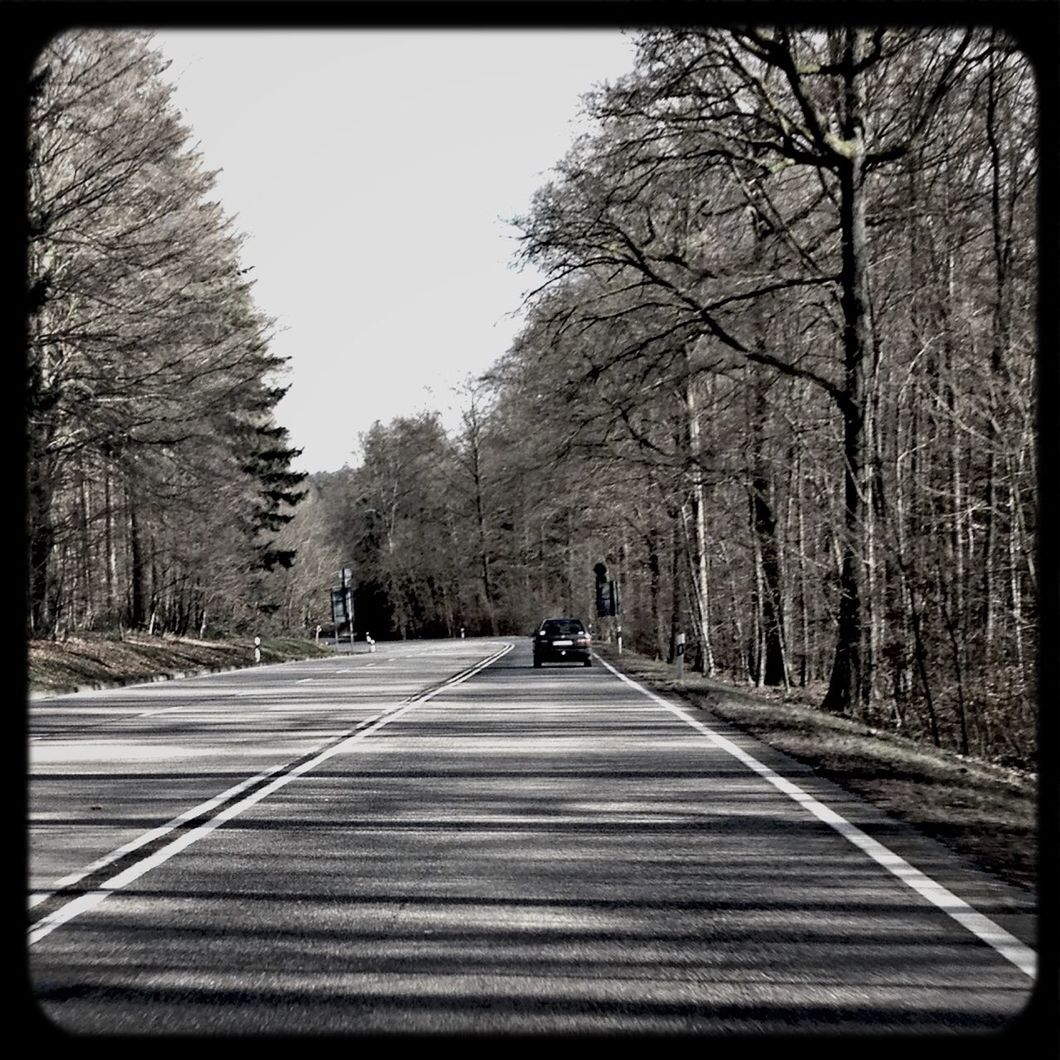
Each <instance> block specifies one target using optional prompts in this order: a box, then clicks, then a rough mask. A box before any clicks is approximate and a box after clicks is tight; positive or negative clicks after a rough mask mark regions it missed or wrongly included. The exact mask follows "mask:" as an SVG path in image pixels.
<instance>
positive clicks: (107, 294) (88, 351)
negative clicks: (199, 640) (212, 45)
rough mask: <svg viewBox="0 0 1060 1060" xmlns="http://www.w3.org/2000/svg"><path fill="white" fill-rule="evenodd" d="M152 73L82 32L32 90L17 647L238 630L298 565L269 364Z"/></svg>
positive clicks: (276, 364) (193, 165)
mask: <svg viewBox="0 0 1060 1060" xmlns="http://www.w3.org/2000/svg"><path fill="white" fill-rule="evenodd" d="M165 69H166V63H165V62H164V61H163V60H162V58H161V56H160V55H159V54H158V53H156V52H155V51H153V50H152V49H151V47H150V36H149V35H148V34H143V33H132V32H102V31H79V32H70V33H66V34H63V35H62V36H60V37H57V38H55V39H53V40H52V41H51V42H50V43H49V44H48V45H47V47H46V48H45V49H44V51H43V52H42V53H41V54H40V56H39V58H38V60H37V62H36V65H35V68H34V71H33V79H32V84H31V96H30V98H31V108H30V112H29V116H28V135H29V142H28V189H27V207H28V223H29V233H28V235H29V245H28V260H27V265H28V303H29V304H28V310H29V312H28V372H27V381H28V388H27V393H26V422H27V427H28V430H27V469H28V489H27V506H26V507H27V570H28V585H27V595H28V604H27V627H28V633H29V635H30V636H32V637H41V636H51V635H55V634H56V633H60V632H70V631H75V630H85V629H117V628H119V627H123V628H144V629H149V630H151V631H154V632H159V631H163V630H165V631H172V632H176V633H189V632H191V633H201V632H204V631H205V630H206V629H210V630H212V631H214V632H216V631H218V630H222V629H239V628H244V627H247V626H248V625H249V624H251V623H252V622H254V621H255V620H260V615H261V612H262V611H263V610H264V611H266V612H267V611H270V610H273V609H275V608H276V607H277V606H278V602H277V600H276V599H275V598H274V594H275V592H276V591H277V590H278V589H279V588H282V587H281V586H280V583H279V582H277V580H276V578H275V576H274V575H272V576H270V575H269V573H268V572H269V571H270V570H273V569H279V568H282V567H283V566H285V565H290V563H291V561H292V559H293V554H294V553H293V550H292V549H285V548H279V547H277V545H276V543H275V540H274V539H275V535H276V532H277V531H278V530H279V529H280V528H281V527H282V526H283V525H284V524H285V523H286V522H287V521H288V520H289V518H290V510H291V506H292V505H293V504H295V503H296V502H297V500H298V499H299V496H300V493H301V491H300V489H299V484H300V482H301V480H302V478H304V476H303V475H302V474H300V473H297V472H293V471H292V470H291V467H290V463H291V460H292V459H293V457H294V456H295V455H296V453H295V452H294V451H293V450H292V449H291V448H290V447H289V445H288V442H287V435H286V431H285V430H284V429H283V428H282V427H280V426H278V425H277V424H276V423H275V421H274V417H273V410H274V408H275V405H276V403H277V401H278V400H279V398H280V397H281V396H282V394H283V392H284V391H283V389H282V388H281V387H280V386H279V385H277V382H276V380H277V377H278V373H279V371H280V369H281V368H282V361H281V359H280V358H278V357H276V356H275V355H273V354H272V353H270V350H269V343H270V335H271V328H272V324H271V321H270V320H268V319H267V318H266V317H264V316H263V315H262V314H261V312H260V311H259V310H258V309H257V308H256V306H255V304H254V301H253V298H252V295H251V281H250V279H249V278H248V275H247V274H248V273H249V271H250V269H249V268H246V267H244V266H243V264H242V263H241V260H240V244H241V237H240V235H239V234H238V233H237V232H235V231H234V230H233V227H232V224H231V221H230V220H229V219H228V218H227V217H226V216H225V214H224V212H223V211H222V209H221V207H220V206H219V205H218V203H217V202H216V201H213V200H212V199H211V193H212V190H213V186H214V175H213V174H212V173H210V172H208V171H207V170H205V169H204V168H203V165H202V160H201V158H200V157H199V156H198V155H197V154H196V152H195V150H194V147H193V146H192V145H191V143H190V140H189V131H188V129H187V128H186V127H185V126H184V125H183V124H182V122H181V120H180V114H179V111H178V110H177V109H176V107H175V106H174V103H173V101H172V99H171V87H170V86H169V85H168V84H167V83H166V81H165V80H164V73H165Z"/></svg>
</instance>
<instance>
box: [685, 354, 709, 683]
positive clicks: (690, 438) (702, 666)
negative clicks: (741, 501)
mask: <svg viewBox="0 0 1060 1060" xmlns="http://www.w3.org/2000/svg"><path fill="white" fill-rule="evenodd" d="M690 352H691V351H690V349H689V348H688V347H686V348H685V366H686V371H687V372H688V375H687V376H686V379H685V388H684V401H685V416H686V421H685V444H686V446H687V456H688V464H689V470H690V472H691V475H692V484H691V487H690V489H689V491H688V512H689V514H688V518H687V520H686V521H685V532H686V537H687V544H688V553H689V563H690V566H691V571H690V576H691V580H692V594H691V602H692V606H693V608H694V610H695V618H696V627H697V629H696V641H697V644H698V646H699V655H698V658H697V660H696V663H697V666H696V668H697V669H698V670H699V671H700V672H701V673H705V674H707V675H708V676H713V675H714V673H715V666H714V649H713V647H712V646H711V631H710V595H709V593H710V586H709V584H708V581H707V546H706V536H707V532H706V512H705V510H704V489H703V470H702V466H701V464H700V455H701V445H700V435H699V413H698V410H697V407H696V392H695V381H694V379H693V377H692V373H691V365H690ZM683 512H684V509H682V513H683Z"/></svg>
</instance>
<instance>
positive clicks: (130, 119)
mask: <svg viewBox="0 0 1060 1060" xmlns="http://www.w3.org/2000/svg"><path fill="white" fill-rule="evenodd" d="M158 64H159V60H158V58H157V56H154V55H153V53H152V52H151V51H150V49H149V47H148V44H147V42H146V41H145V40H144V39H142V38H140V37H136V36H129V35H120V36H119V35H99V34H97V35H92V34H84V35H80V36H71V37H67V38H62V39H60V40H59V41H58V42H57V43H55V44H54V46H53V48H52V49H51V51H50V52H49V53H48V54H47V55H45V56H44V57H42V60H41V63H40V72H39V75H38V78H37V81H36V82H35V93H36V95H35V114H34V121H33V130H34V131H33V137H32V144H31V165H30V205H31V225H32V238H31V253H30V278H29V281H30V286H29V289H30V292H31V297H32V314H31V329H30V366H31V372H30V384H31V385H30V394H29V399H28V401H29V426H30V429H29V457H30V459H29V484H28V497H29V501H28V526H29V534H28V549H29V570H30V579H29V582H30V585H29V606H28V609H27V610H28V615H27V621H28V623H29V629H30V631H31V635H33V636H50V635H54V634H55V633H56V630H57V629H64V630H72V629H78V628H82V629H87V628H96V629H103V628H115V627H117V626H118V625H120V624H123V625H125V626H127V627H130V628H151V629H154V630H169V631H174V632H189V631H191V632H205V631H206V630H208V629H213V630H214V631H215V632H216V631H217V630H218V629H235V628H241V623H242V624H243V625H245V624H246V623H247V622H250V621H252V620H254V621H257V620H259V618H260V616H261V615H263V614H264V615H266V616H267V617H268V621H269V622H270V623H272V625H273V626H274V627H275V628H276V629H286V630H302V631H304V632H305V633H306V634H307V635H312V632H313V631H314V630H315V628H316V627H317V626H318V625H325V626H326V625H329V624H330V622H331V615H330V608H329V589H330V587H332V586H334V585H337V584H338V571H339V570H340V568H341V567H344V566H348V567H350V568H351V570H352V571H353V581H354V585H355V593H354V602H355V616H356V617H355V623H354V624H355V629H356V631H357V634H358V636H359V637H362V638H363V635H364V634H365V633H371V635H372V636H373V637H375V638H376V639H377V640H383V639H386V638H415V637H453V636H459V635H460V633H461V631H462V630H463V631H464V632H465V633H466V635H468V636H473V635H483V634H503V635H509V636H514V635H520V636H521V635H527V634H529V633H530V631H531V630H532V629H533V627H534V626H535V624H536V623H537V622H539V621H540V620H541V619H542V618H543V617H545V616H547V615H555V614H575V615H580V616H582V617H583V618H585V619H586V620H588V621H591V622H592V623H593V625H594V633H595V635H596V637H597V639H598V640H600V641H607V640H613V639H614V638H615V637H616V635H617V628H618V626H619V624H620V625H621V630H622V635H623V639H624V643H625V645H626V646H628V647H629V648H630V649H632V650H635V651H637V652H640V653H643V654H646V655H649V656H652V657H655V658H661V659H668V658H672V657H673V653H674V645H675V639H676V637H677V635H678V634H679V633H684V634H685V635H686V637H687V642H688V656H687V658H688V665H689V666H690V667H694V668H695V669H696V670H698V671H700V672H702V673H705V674H708V675H712V676H715V677H717V678H718V679H719V680H724V681H728V682H733V683H736V684H739V685H743V686H750V687H758V688H778V689H795V688H798V689H804V690H807V692H808V693H810V694H812V695H814V696H815V701H816V702H817V704H818V705H819V706H820V707H821V708H822V709H824V710H827V711H831V712H834V713H837V714H842V715H846V716H851V717H855V718H858V719H861V720H864V721H865V722H867V723H870V724H872V725H875V726H879V727H881V728H884V729H888V730H892V731H896V732H901V733H903V734H905V735H908V736H911V737H914V738H916V739H922V740H925V741H929V742H930V743H932V744H933V745H935V746H937V747H944V748H948V749H952V750H955V751H957V752H959V753H962V754H971V755H976V756H981V757H984V758H988V759H991V760H993V761H996V762H1000V763H1004V764H1010V765H1014V766H1020V767H1026V768H1034V762H1035V757H1036V711H1037V708H1036V702H1037V686H1036V661H1037V647H1038V614H1039V603H1038V594H1039V587H1038V566H1037V561H1036V540H1037V481H1038V479H1037V476H1038V469H1037V466H1036V457H1037V454H1036V419H1037V416H1038V408H1037V404H1036V357H1037V332H1036V309H1037V306H1036V298H1037V289H1038V285H1037V268H1038V263H1037V258H1036V245H1035V234H1036V224H1037V196H1038V184H1037V166H1038V159H1037V146H1038V106H1037V94H1036V89H1035V79H1034V72H1033V70H1032V69H1031V67H1030V66H1029V65H1028V63H1027V61H1026V60H1025V58H1024V57H1023V56H1022V55H1021V53H1020V51H1019V49H1018V48H1017V47H1016V46H1015V44H1014V43H1013V42H1012V41H1011V40H1010V39H1009V38H1007V37H1006V36H1005V35H1003V34H1001V33H999V32H997V31H995V30H991V29H988V28H985V29H984V28H980V29H975V28H972V29H926V28H876V29H873V28H871V27H869V28H862V27H839V28H832V29H822V30H819V31H813V30H803V29H800V30H793V29H785V28H776V27H774V28H758V29H736V28H732V29H724V30H723V29H673V28H667V29H654V30H647V31H641V32H638V33H637V35H636V63H635V66H634V68H633V70H632V71H631V72H630V73H629V74H628V75H627V76H626V77H623V78H621V79H619V80H617V81H615V82H613V83H608V84H602V85H597V86H594V87H592V89H591V91H589V92H588V93H587V95H586V97H585V108H586V112H587V114H588V115H589V117H590V118H591V119H592V128H593V131H592V132H591V133H589V134H586V135H585V136H584V137H582V138H581V139H579V140H578V141H576V142H575V143H573V144H572V145H571V148H570V150H569V152H568V153H567V155H566V156H565V157H564V158H562V159H559V160H557V164H556V168H555V171H554V175H553V178H552V179H551V181H550V182H549V183H548V184H546V185H545V186H543V187H542V188H540V190H539V191H538V192H537V194H536V195H535V197H534V198H533V200H532V202H530V203H528V204H527V208H526V211H525V214H524V215H523V216H521V217H518V218H513V219H511V220H512V222H513V224H514V226H515V229H516V230H517V232H518V233H519V248H520V249H519V256H518V261H517V264H521V265H525V266H532V267H533V268H534V269H535V270H536V272H537V273H539V274H540V275H541V276H542V277H543V280H542V283H541V285H540V286H539V287H538V288H537V289H535V290H534V291H532V292H530V293H529V294H528V297H527V300H526V303H525V306H524V310H523V320H524V323H523V326H522V328H521V331H520V333H519V335H518V337H517V339H516V341H515V342H514V343H513V345H512V347H511V348H510V349H508V350H499V351H498V358H497V361H496V362H495V364H494V366H493V367H492V368H491V370H490V371H489V372H488V373H486V374H485V375H484V376H483V377H481V378H478V379H474V380H470V381H469V382H468V384H467V386H466V389H465V392H464V393H463V394H462V396H461V407H462V415H461V419H460V424H459V426H458V428H457V429H455V430H451V429H446V427H445V426H443V421H442V416H441V414H440V413H423V414H421V415H418V416H410V417H404V418H399V419H396V420H393V421H392V422H389V423H385V424H384V423H376V424H375V425H373V426H372V427H371V428H370V429H369V430H368V431H366V432H365V433H364V434H363V435H362V436H361V437H360V439H359V440H358V439H353V438H351V449H352V447H353V445H354V443H355V442H358V441H359V453H360V458H359V461H358V463H357V465H356V466H352V467H346V468H344V469H343V470H341V471H337V472H328V473H317V474H314V475H311V476H309V477H307V478H303V476H301V475H299V474H297V473H295V472H293V471H291V468H290V463H291V460H292V459H293V458H294V456H295V451H294V450H292V449H291V448H290V445H289V442H288V440H287V436H286V432H285V431H284V430H283V428H282V427H280V426H279V425H277V424H276V423H275V418H274V415H273V409H274V406H275V404H276V402H277V401H278V399H279V396H280V395H281V394H282V392H283V391H282V387H281V386H279V385H278V383H277V382H276V381H275V380H276V378H277V373H278V372H279V371H280V370H281V369H282V364H279V363H277V359H276V358H275V357H273V356H271V355H270V353H269V333H270V321H269V320H268V319H267V318H265V317H263V316H262V315H261V314H260V312H259V311H258V310H257V309H256V308H255V306H254V303H253V299H252V296H251V285H250V283H249V282H248V280H247V277H246V272H247V270H246V268H245V267H244V266H243V264H242V263H241V262H240V260H239V238H238V235H237V234H235V233H234V232H232V230H231V226H230V224H229V223H228V222H227V221H226V219H225V218H224V216H223V214H222V212H221V210H220V208H219V206H218V205H217V204H216V203H210V202H209V200H208V196H209V190H210V186H211V178H210V175H209V173H207V172H205V171H204V170H203V169H202V167H201V163H200V161H199V160H197V159H196V158H195V156H194V155H193V154H191V153H189V151H188V149H187V147H186V144H187V139H188V134H187V131H186V130H185V129H183V128H182V127H181V126H180V124H179V121H177V120H176V118H175V117H174V115H173V113H172V111H171V109H170V108H169V106H168V103H167V94H166V91H165V89H164V84H163V83H162V81H161V80H160V73H161V70H160V69H159V65H158ZM587 88H589V86H587ZM178 323H179V326H177V325H178ZM600 563H603V564H605V565H606V567H607V571H608V577H609V578H613V579H614V580H615V581H617V583H618V584H619V587H620V591H621V613H620V615H618V616H616V617H614V618H612V617H599V616H597V615H596V610H595V579H594V573H593V572H594V567H595V566H596V565H597V564H600ZM207 614H209V616H210V619H209V621H207V619H206V617H205V616H206V615H207Z"/></svg>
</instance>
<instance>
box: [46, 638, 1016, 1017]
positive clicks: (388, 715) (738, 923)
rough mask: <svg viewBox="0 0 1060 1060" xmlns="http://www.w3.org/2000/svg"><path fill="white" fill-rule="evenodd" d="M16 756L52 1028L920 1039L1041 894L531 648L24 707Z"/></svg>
mask: <svg viewBox="0 0 1060 1060" xmlns="http://www.w3.org/2000/svg"><path fill="white" fill-rule="evenodd" d="M358 647H360V646H358ZM29 750H30V773H31V777H30V785H29V800H30V801H29V811H30V813H29V880H28V886H29V904H30V927H29V933H28V936H27V938H28V954H29V969H30V977H31V989H32V992H33V995H34V997H35V999H36V1001H37V1004H38V1006H39V1008H40V1011H41V1012H42V1013H43V1014H44V1016H45V1018H46V1019H47V1020H48V1021H49V1022H50V1023H51V1024H52V1025H53V1026H55V1027H58V1028H61V1029H62V1030H66V1031H73V1032H77V1033H82V1034H101V1033H106V1034H122V1033H136V1034H155V1033H157V1034H180V1033H196V1034H214V1033H225V1034H233V1033H235V1034H251V1033H283V1034H292V1033H294V1034H299V1033H306V1034H310V1033H318V1032H338V1033H343V1032H347V1033H376V1032H381V1031H383V1032H387V1031H399V1032H426V1033H434V1032H456V1033H460V1034H474V1033H478V1032H511V1031H514V1032H524V1033H535V1032H548V1033H561V1034H566V1033H574V1032H581V1031H593V1032H601V1033H614V1034H624V1033H628V1032H640V1031H654V1032H674V1033H696V1032H706V1033H713V1032H746V1033H765V1034H775V1033H777V1032H788V1033H800V1032H812V1033H819V1032H833V1031H866V1030H867V1031H871V1032H873V1033H876V1034H887V1033H891V1032H903V1033H936V1032H940V1031H979V1030H986V1029H995V1028H1000V1027H1004V1026H1006V1025H1008V1024H1009V1022H1010V1021H1011V1020H1012V1019H1013V1017H1014V1016H1015V1015H1016V1014H1018V1013H1019V1012H1020V1011H1021V1009H1022V1008H1023V1007H1024V1005H1025V1004H1026V1003H1027V1001H1028V998H1029V996H1030V992H1031V990H1032V987H1033V982H1034V974H1035V964H1034V962H1035V954H1034V951H1033V949H1032V947H1033V945H1034V939H1035V921H1034V911H1033V906H1032V903H1031V901H1030V899H1029V898H1028V896H1026V895H1024V894H1022V893H1019V892H1016V891H1014V890H1011V889H1009V888H1007V887H1005V886H1004V885H1002V884H1000V883H999V882H998V881H995V880H993V879H991V878H988V877H986V876H984V875H982V874H979V873H976V872H975V871H974V870H972V869H970V868H969V867H968V866H967V865H966V864H965V863H963V862H961V861H960V860H959V859H957V858H956V857H955V856H954V855H951V854H950V853H948V852H947V851H946V850H944V849H943V848H942V847H941V846H939V845H937V844H935V843H933V842H931V841H929V840H927V839H925V838H923V837H920V836H918V835H917V834H915V833H913V832H912V831H911V830H909V829H907V828H904V827H903V826H901V825H900V824H898V823H896V822H894V821H891V820H889V819H888V818H887V817H885V816H884V815H883V814H882V813H880V812H879V811H877V810H875V809H874V808H872V807H870V806H868V805H867V804H865V803H863V802H861V801H859V800H857V799H856V798H854V797H852V796H850V795H847V794H846V793H844V792H843V791H842V790H840V789H838V788H836V787H833V786H832V785H829V784H828V783H827V782H825V781H823V780H821V779H820V778H818V777H816V776H815V775H813V774H812V773H811V772H810V771H808V770H807V769H805V768H803V767H801V766H799V765H798V764H796V763H795V762H793V761H791V760H790V759H788V758H786V757H784V756H782V755H780V754H779V753H777V752H775V751H773V750H772V749H770V748H768V747H766V746H764V745H762V744H760V743H758V742H756V741H754V740H752V739H751V738H749V737H747V736H745V735H743V734H740V733H738V732H737V731H735V730H733V729H731V728H730V727H727V726H726V725H725V724H724V723H722V722H720V721H717V720H716V719H713V718H710V717H709V716H707V715H705V714H701V713H698V712H691V711H689V710H688V709H687V708H683V707H679V706H677V705H675V704H672V703H669V702H667V701H666V700H664V699H660V698H659V697H656V696H652V695H651V694H649V693H647V692H646V691H645V690H643V689H641V688H640V687H638V686H636V685H634V684H633V683H631V682H629V681H628V680H623V679H621V678H620V677H619V676H618V675H617V674H615V673H614V672H612V671H611V670H610V669H609V668H608V667H606V666H605V665H604V664H603V663H602V662H601V661H599V660H598V661H597V663H596V665H595V666H594V667H592V668H583V667H581V666H574V667H562V666H555V667H546V668H544V669H541V670H534V669H533V668H532V666H531V659H530V646H529V639H528V638H515V639H509V640H504V639H494V640H485V639H468V640H466V641H431V642H420V643H407V644H381V645H379V648H378V651H377V652H375V653H374V654H367V653H365V652H359V653H354V654H353V655H349V654H347V655H341V656H337V657H336V658H334V659H325V660H319V661H317V660H314V661H311V662H302V663H287V664H283V665H278V666H262V667H257V668H254V669H252V670H243V671H235V672H232V673H228V674H218V675H210V676H204V677H197V678H191V679H187V680H181V681H172V682H166V683H163V684H153V685H145V686H139V687H135V688H125V689H120V690H115V691H109V692H94V693H86V694H82V695H76V696H65V697H56V698H53V699H41V700H35V701H34V702H33V703H32V705H31V709H30V748H29ZM965 903H967V904H965Z"/></svg>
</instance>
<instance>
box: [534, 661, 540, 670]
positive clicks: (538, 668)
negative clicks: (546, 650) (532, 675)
mask: <svg viewBox="0 0 1060 1060" xmlns="http://www.w3.org/2000/svg"><path fill="white" fill-rule="evenodd" d="M534 669H535V670H540V669H541V660H540V659H535V660H534Z"/></svg>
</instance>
